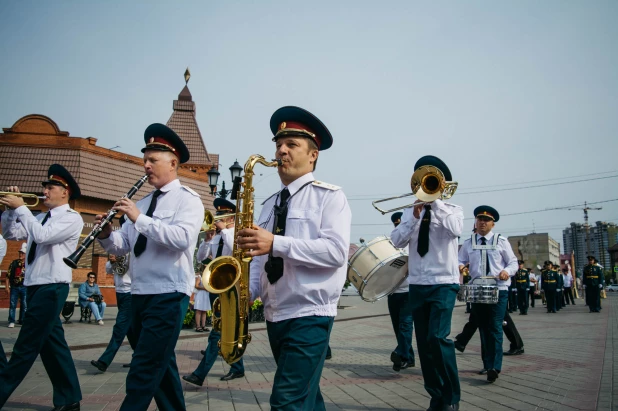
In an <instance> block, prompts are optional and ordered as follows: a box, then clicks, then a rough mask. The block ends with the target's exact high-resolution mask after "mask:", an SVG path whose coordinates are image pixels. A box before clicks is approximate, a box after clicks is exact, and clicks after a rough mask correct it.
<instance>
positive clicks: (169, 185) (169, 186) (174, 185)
mask: <svg viewBox="0 0 618 411" xmlns="http://www.w3.org/2000/svg"><path fill="white" fill-rule="evenodd" d="M177 187H180V180H179V179H175V180H172V181H170V182H169V183H167V184H166V185H164V186H163V187H161V188H160V189H159V190H161V191H162V192H164V193H167V192H168V191H170V190H171V189H173V188H177Z"/></svg>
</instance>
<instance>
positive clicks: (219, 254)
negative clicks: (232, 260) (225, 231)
mask: <svg viewBox="0 0 618 411" xmlns="http://www.w3.org/2000/svg"><path fill="white" fill-rule="evenodd" d="M221 254H223V236H221V238H220V239H219V247H217V255H215V258H217V257H221Z"/></svg>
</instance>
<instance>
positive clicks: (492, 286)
mask: <svg viewBox="0 0 618 411" xmlns="http://www.w3.org/2000/svg"><path fill="white" fill-rule="evenodd" d="M498 297H499V290H498V282H497V281H496V278H495V277H477V278H474V279H472V280H470V282H469V283H468V284H465V285H462V286H461V292H460V295H459V300H460V301H465V302H467V303H474V304H498Z"/></svg>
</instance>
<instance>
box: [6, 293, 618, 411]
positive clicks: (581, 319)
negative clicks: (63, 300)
mask: <svg viewBox="0 0 618 411" xmlns="http://www.w3.org/2000/svg"><path fill="white" fill-rule="evenodd" d="M576 303H577V305H576V306H568V307H567V308H565V309H564V310H562V311H560V312H559V313H558V314H547V313H545V309H544V307H543V306H542V305H540V304H537V307H536V308H531V309H530V310H529V313H530V315H528V316H518V315H515V314H514V315H513V319H514V321H515V322H516V324H517V327H518V329H519V331H520V334H521V335H522V338H523V340H524V344H525V351H526V352H525V354H524V355H521V356H515V357H505V359H504V366H503V371H502V373H501V374H500V377H499V379H498V381H497V382H496V383H494V384H488V383H487V382H486V377H485V376H480V375H478V374H477V371H478V370H479V369H480V368H482V362H481V359H480V340H479V338H478V337H477V336H475V337H474V338H473V339H472V341H471V342H470V344H469V345H468V347H467V349H466V351H465V352H464V353H457V362H458V367H459V377H460V381H461V389H462V402H461V409H462V410H491V411H494V410H597V409H598V410H612V409H614V408H616V404H618V402H617V398H616V390H615V389H614V385H615V381H617V380H616V378H617V377H618V375H617V370H618V366H617V365H618V364H617V360H618V356H617V355H616V354H615V349H616V348H617V343H616V342H615V338H616V336H618V320H617V319H616V318H617V317H616V314H618V295H616V296H614V295H609V297H608V299H605V300H603V307H604V309H603V310H602V312H601V314H589V313H588V310H587V307H585V306H584V304H583V302H582V300H577V301H576ZM342 304H343V305H344V306H347V307H350V308H346V309H343V310H340V315H339V317H338V318H337V321H336V322H335V325H334V327H333V332H332V336H331V347H332V350H333V358H332V360H329V361H327V362H326V365H325V367H324V372H323V374H322V381H321V389H322V393H323V395H324V398H325V400H326V402H327V407H326V408H327V410H329V411H330V410H352V411H356V410H378V411H382V410H425V409H426V408H427V406H428V404H429V397H428V395H427V393H426V392H425V389H424V387H423V379H422V375H421V370H420V368H418V367H417V368H410V369H406V370H403V371H401V372H399V373H397V372H394V371H393V370H392V368H391V367H392V364H391V363H390V360H389V357H390V353H391V351H392V350H393V348H394V346H395V345H396V342H395V338H394V334H393V331H392V329H391V324H390V319H389V317H388V316H385V314H386V313H387V309H386V302H385V301H384V300H382V301H379V302H377V303H375V304H369V303H364V302H362V301H361V300H360V299H359V298H358V297H353V296H350V297H343V298H342ZM5 311H6V310H5ZM113 314H114V313H113V311H112V310H110V311H109V312H108V313H106V318H105V320H106V325H105V326H103V327H100V326H94V325H84V324H75V325H70V326H67V328H66V329H67V340H69V341H70V342H69V344H72V345H76V346H78V347H87V346H88V344H89V343H94V344H99V345H104V344H106V343H107V340H108V339H109V335H110V333H111V324H112V323H113V321H108V318H107V317H108V315H109V316H112V315H113ZM2 315H3V313H2V310H0V318H2V317H1V316H2ZM367 316H373V317H369V318H367ZM467 317H468V316H467V315H466V314H465V313H464V308H463V306H461V305H458V307H456V309H455V311H454V314H453V329H452V335H455V334H457V333H458V332H459V331H460V330H461V328H462V327H463V325H464V324H465V322H466V321H467ZM110 320H111V318H110ZM108 324H110V325H109V327H108ZM2 325H3V324H2V323H0V327H2ZM251 328H252V334H253V339H252V342H251V345H250V346H249V349H248V350H247V353H246V354H245V357H244V361H245V369H246V375H245V378H241V379H237V380H233V381H231V382H224V381H220V380H219V378H220V377H221V376H223V375H224V374H225V373H226V372H227V371H228V370H229V366H228V365H227V364H225V362H224V361H222V360H221V359H219V360H218V361H217V363H216V364H215V366H214V367H213V369H212V371H211V373H210V375H209V376H208V377H207V379H206V381H205V383H204V386H203V387H195V386H193V385H190V384H185V385H184V390H185V399H186V403H187V409H188V410H198V409H199V410H248V411H253V410H268V409H269V404H268V399H269V396H270V391H271V389H272V381H273V378H274V372H275V363H274V360H273V359H272V355H271V352H270V346H269V344H268V338H267V336H266V331H265V329H264V324H252V325H251ZM7 331H9V332H7ZM15 331H17V332H18V328H15V329H13V330H9V329H7V328H4V327H2V328H0V340H1V341H2V342H3V344H5V348H7V347H10V346H11V341H10V340H11V339H12V338H14V336H16V334H13V333H14V332H15ZM83 334H86V335H84V336H83V337H81V338H80V335H83ZM87 334H96V338H95V337H93V335H87ZM195 334H196V333H195V332H193V331H191V330H189V331H186V332H183V337H184V338H182V339H180V340H179V342H178V344H177V347H176V354H177V358H178V367H179V369H180V372H181V375H184V374H189V373H190V372H191V371H193V370H194V369H195V367H196V366H197V365H198V363H199V361H200V360H201V355H200V353H199V350H201V349H204V347H205V345H206V342H207V335H208V334H207V333H203V334H199V335H197V336H196V335H195ZM505 341H506V339H505ZM414 347H415V349H416V342H414ZM505 349H508V342H505ZM7 351H10V348H7ZM102 351H103V349H102V348H99V347H97V348H84V349H74V350H73V351H72V354H73V358H74V361H75V365H76V368H77V370H78V375H79V379H80V386H81V389H82V393H83V396H84V399H83V401H82V409H83V410H116V409H118V408H119V407H120V404H121V403H122V400H123V398H124V391H125V385H124V384H125V378H126V374H127V369H126V368H122V364H124V363H128V362H130V360H131V354H132V352H131V349H130V348H129V347H128V346H123V347H121V349H120V351H119V353H118V356H117V357H116V360H115V362H114V363H113V364H112V365H111V366H110V368H109V369H108V371H107V372H105V373H101V372H99V371H98V370H96V369H94V368H93V367H92V366H91V365H90V360H92V359H96V358H98V356H99V355H100V354H101V352H102ZM183 384H184V383H183ZM51 390H52V386H51V382H50V381H49V379H48V377H47V375H46V373H45V370H44V368H43V366H42V363H41V362H40V360H37V361H36V363H35V365H34V367H33V368H32V369H31V371H30V373H29V374H28V376H27V377H26V380H25V381H24V382H23V383H22V384H21V385H20V387H19V388H18V389H17V390H16V391H15V393H14V394H13V396H11V398H10V400H9V402H8V403H7V404H6V406H5V408H4V409H6V410H47V409H49V408H50V406H51V395H52V391H51ZM150 409H152V410H154V409H156V407H155V405H154V403H153V404H151V407H150Z"/></svg>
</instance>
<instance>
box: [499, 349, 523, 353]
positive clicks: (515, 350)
mask: <svg viewBox="0 0 618 411" xmlns="http://www.w3.org/2000/svg"><path fill="white" fill-rule="evenodd" d="M523 353H524V349H523V348H514V349H510V350H508V351H507V352H505V353H504V354H502V355H522V354H523Z"/></svg>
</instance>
